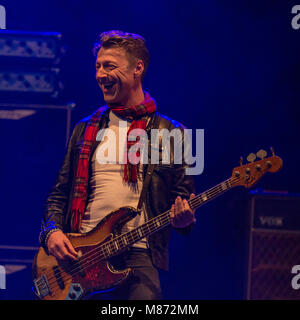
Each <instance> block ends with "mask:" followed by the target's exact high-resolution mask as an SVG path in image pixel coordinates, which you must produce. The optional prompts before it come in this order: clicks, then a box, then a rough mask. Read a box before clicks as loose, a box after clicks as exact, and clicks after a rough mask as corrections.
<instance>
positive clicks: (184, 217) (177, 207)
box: [170, 193, 196, 228]
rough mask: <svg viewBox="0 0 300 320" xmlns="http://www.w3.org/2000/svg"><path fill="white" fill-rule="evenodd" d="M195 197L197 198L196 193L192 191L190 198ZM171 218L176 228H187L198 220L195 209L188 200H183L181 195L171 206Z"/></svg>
mask: <svg viewBox="0 0 300 320" xmlns="http://www.w3.org/2000/svg"><path fill="white" fill-rule="evenodd" d="M193 198H195V195H194V194H193V193H192V194H191V196H190V199H193ZM170 218H171V225H172V226H173V227H174V228H185V227H187V226H189V225H190V224H192V223H195V222H196V219H195V210H192V209H191V208H190V206H189V204H188V202H187V200H185V199H184V200H182V199H181V197H179V196H178V197H177V198H176V199H175V203H174V204H173V205H172V207H171V212H170Z"/></svg>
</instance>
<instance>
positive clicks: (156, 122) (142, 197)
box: [137, 114, 160, 211]
mask: <svg viewBox="0 0 300 320" xmlns="http://www.w3.org/2000/svg"><path fill="white" fill-rule="evenodd" d="M159 123H160V116H159V115H158V114H155V119H154V121H153V125H152V126H151V129H158V127H159ZM154 166H155V164H153V163H149V164H148V167H147V172H146V175H145V179H144V182H143V187H142V191H141V194H140V198H139V202H138V205H137V210H138V211H141V210H142V207H143V203H144V201H145V198H146V194H147V190H148V186H149V183H150V180H151V177H152V173H153V170H154Z"/></svg>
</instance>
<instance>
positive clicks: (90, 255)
mask: <svg viewBox="0 0 300 320" xmlns="http://www.w3.org/2000/svg"><path fill="white" fill-rule="evenodd" d="M231 180H233V181H232V182H235V181H237V180H239V179H232V178H229V179H227V180H225V181H224V182H222V183H220V184H218V185H217V186H215V187H212V188H210V189H208V190H207V191H205V192H203V193H201V194H199V195H198V196H196V197H195V198H193V199H190V200H188V203H189V205H190V206H191V208H192V209H193V208H196V207H197V206H198V205H201V204H204V203H206V202H208V201H210V200H212V199H213V198H214V197H215V196H216V195H221V194H222V193H224V192H226V191H228V190H230V189H231V188H232V186H231V184H230V181H231ZM224 183H225V184H226V183H229V187H228V186H227V185H226V189H225V190H224V189H222V190H218V189H219V188H221V185H222V184H224ZM203 194H205V195H206V196H207V199H206V200H203V199H202V198H201V196H203ZM209 198H210V199H209ZM169 213H170V210H168V211H166V212H164V213H162V214H161V215H159V216H157V217H154V218H152V219H150V220H149V221H148V222H147V223H145V224H144V225H143V226H146V225H147V227H148V229H149V232H150V233H149V235H150V234H151V233H153V231H157V230H159V229H160V228H157V226H154V225H151V223H152V222H153V221H154V220H158V219H159V220H161V221H160V222H161V228H164V227H165V226H166V225H167V224H168V223H170V216H169ZM151 228H152V229H151ZM137 229H138V228H136V229H135V230H133V231H129V232H127V233H125V234H122V235H119V236H117V237H115V238H113V239H112V240H110V241H108V242H106V243H104V244H103V243H102V244H100V245H97V246H96V247H95V248H93V249H92V250H90V251H89V252H87V253H85V254H83V255H82V257H81V259H80V265H79V266H76V267H75V268H73V269H71V270H70V272H68V273H66V276H62V278H63V280H65V279H66V278H67V279H66V280H68V279H70V278H72V277H73V276H75V275H77V274H78V273H80V272H81V271H82V270H84V269H85V268H87V267H88V266H91V265H92V264H95V263H97V262H100V261H101V260H103V259H107V258H109V257H112V256H114V255H116V253H117V252H118V251H122V250H125V249H126V248H127V247H129V246H131V245H132V243H135V242H136V241H138V240H139V239H141V238H142V237H144V236H142V237H141V236H138V237H136V230H137ZM131 233H132V234H131ZM128 235H131V236H132V240H131V241H132V243H131V244H129V245H126V246H125V247H123V249H122V250H118V249H117V250H116V252H113V250H112V254H111V253H110V254H109V255H108V256H107V254H106V252H105V251H104V252H103V250H102V252H100V254H99V249H101V247H109V246H111V244H112V243H113V242H116V241H117V240H118V239H120V238H122V237H125V236H128ZM108 251H109V249H108ZM103 253H104V254H103ZM82 258H83V259H82ZM91 262H92V264H91ZM45 275H46V276H47V275H49V278H48V283H49V285H50V286H52V285H56V287H58V284H57V281H56V277H55V276H52V274H50V273H49V272H48V273H45ZM36 282H37V283H39V280H37V281H36Z"/></svg>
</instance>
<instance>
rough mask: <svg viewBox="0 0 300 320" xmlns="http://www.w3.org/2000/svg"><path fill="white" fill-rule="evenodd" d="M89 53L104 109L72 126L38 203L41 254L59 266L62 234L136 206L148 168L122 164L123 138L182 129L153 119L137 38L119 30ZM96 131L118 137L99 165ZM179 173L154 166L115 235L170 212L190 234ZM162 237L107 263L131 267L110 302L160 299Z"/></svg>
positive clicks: (164, 233)
mask: <svg viewBox="0 0 300 320" xmlns="http://www.w3.org/2000/svg"><path fill="white" fill-rule="evenodd" d="M94 52H95V55H96V80H97V82H98V84H99V86H100V88H101V90H102V92H103V96H104V100H105V102H106V103H107V106H105V107H102V108H100V109H98V110H97V111H96V112H95V113H94V114H93V115H91V116H90V117H87V118H85V119H83V120H82V121H80V122H79V123H78V124H77V125H76V126H75V128H74V131H73V134H72V136H71V138H70V141H69V145H68V149H67V152H66V155H65V158H64V161H63V165H62V167H61V170H60V172H59V174H58V178H57V182H56V184H55V186H54V188H53V189H52V191H51V193H50V195H49V197H48V199H47V202H46V210H45V214H44V221H43V225H42V231H41V234H40V241H41V244H42V245H43V246H44V248H45V249H46V250H47V252H49V254H51V255H53V256H55V257H56V258H57V259H58V260H61V261H64V260H68V259H73V260H74V259H76V257H77V252H76V251H75V249H74V248H73V247H72V244H71V243H70V241H69V240H68V238H67V237H66V236H65V235H64V233H65V232H81V233H85V232H88V231H90V230H92V229H93V228H94V227H95V226H96V225H97V224H98V223H99V221H101V219H103V218H104V217H105V216H106V215H107V214H109V213H110V212H111V211H113V210H115V209H117V208H119V207H122V206H132V207H137V204H138V202H139V200H140V196H141V190H142V188H143V182H144V181H145V175H146V170H147V168H149V166H148V164H142V163H131V162H130V161H129V160H130V152H129V151H130V147H131V146H132V141H130V139H128V136H129V135H130V133H131V132H132V130H134V129H143V130H145V132H148V133H149V132H150V130H151V129H152V128H153V126H154V125H156V126H157V127H158V128H165V129H168V130H172V129H174V128H180V129H181V130H182V129H183V127H182V125H180V124H179V123H178V122H176V121H173V120H170V119H168V118H167V117H164V116H162V115H160V114H159V113H158V112H157V111H156V103H155V101H154V99H152V98H151V96H150V95H149V94H148V93H147V92H145V91H143V88H142V80H143V78H144V76H145V73H146V70H147V67H148V63H149V53H148V50H147V48H146V46H145V41H144V39H143V38H142V37H141V36H139V35H136V34H130V33H125V32H122V31H109V32H104V33H102V34H101V35H100V42H99V43H98V44H96V45H95V48H94ZM121 121H123V122H122V123H124V121H125V124H126V128H125V129H126V131H127V134H125V136H124V138H123V139H122V137H121V135H120V130H121V128H120V125H119V124H120V123H121ZM101 129H109V130H111V132H113V133H115V136H116V137H117V138H118V139H117V141H116V146H115V149H116V150H115V151H116V152H115V153H114V157H112V159H110V160H112V161H107V162H106V163H105V162H101V155H102V158H103V157H106V156H108V155H107V150H106V151H105V152H106V153H105V152H103V146H104V144H105V143H107V140H106V141H105V139H104V140H103V141H101V142H100V141H99V139H98V136H99V132H100V131H99V130H101ZM123 129H124V128H123ZM120 137H121V138H120ZM101 148H102V149H101ZM126 150H127V151H126ZM101 152H102V153H101ZM172 152H173V151H171V158H172V157H174V154H173V153H172ZM138 155H140V154H138V153H136V154H134V156H136V157H138ZM108 158H109V157H108ZM108 158H107V157H106V160H107V159H108ZM115 160H117V161H115ZM122 160H125V161H124V162H122ZM172 161H173V162H174V160H172ZM185 168H186V167H185V165H184V164H181V165H178V164H176V165H175V164H174V163H171V164H170V165H168V166H166V165H163V164H158V165H155V166H154V169H153V172H152V174H151V178H150V181H149V185H148V186H147V190H146V193H145V197H144V198H145V199H143V200H142V204H143V206H142V210H141V213H140V214H138V215H137V216H136V217H135V218H134V219H132V220H131V221H129V222H128V223H127V224H126V225H125V226H124V228H123V232H126V231H130V230H132V229H134V228H136V227H137V226H139V225H141V224H143V223H144V222H145V221H147V219H150V218H152V217H154V216H156V215H158V214H159V213H162V212H164V211H166V210H168V209H169V208H170V207H171V211H170V212H171V213H170V218H171V225H172V227H173V228H175V229H176V230H177V231H178V232H180V233H187V232H189V231H190V229H191V227H192V226H193V224H194V223H195V217H194V211H193V210H191V208H190V207H189V204H188V202H187V200H186V199H188V198H190V199H191V198H193V197H194V194H193V190H194V189H193V188H194V186H193V179H192V177H191V176H186V175H185ZM183 199H184V200H183ZM169 233H170V228H165V229H163V230H161V231H159V232H156V233H154V234H153V235H151V236H150V237H148V238H147V239H141V240H139V241H138V242H137V243H135V244H134V245H133V246H132V248H131V249H130V250H129V251H128V252H126V253H124V254H122V255H119V256H117V257H115V258H114V259H113V260H112V264H113V265H114V266H115V267H117V268H119V269H124V267H131V268H132V269H133V276H132V277H130V278H129V280H128V281H126V282H125V283H124V284H122V285H121V286H120V287H119V288H118V289H116V290H115V291H113V292H112V293H111V294H110V296H109V298H110V299H159V298H161V289H160V282H159V276H158V268H161V269H165V270H166V269H168V241H169ZM101 298H104V295H102V296H100V299H101Z"/></svg>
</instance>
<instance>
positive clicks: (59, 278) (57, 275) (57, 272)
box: [53, 266, 65, 290]
mask: <svg viewBox="0 0 300 320" xmlns="http://www.w3.org/2000/svg"><path fill="white" fill-rule="evenodd" d="M53 272H54V275H55V278H56V281H57V283H58V286H59V287H60V289H61V290H63V289H64V288H65V283H64V280H63V278H62V276H61V272H60V270H59V268H58V267H57V266H55V267H53Z"/></svg>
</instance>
